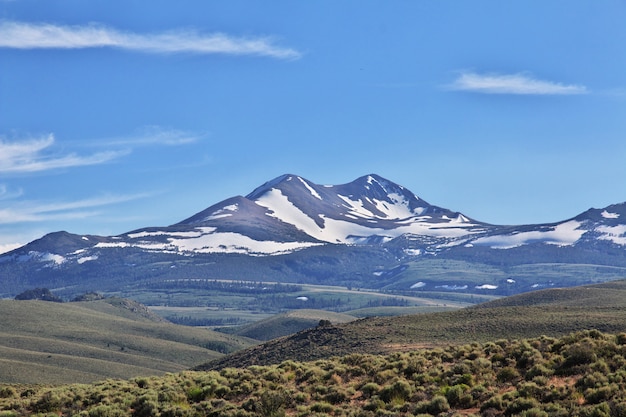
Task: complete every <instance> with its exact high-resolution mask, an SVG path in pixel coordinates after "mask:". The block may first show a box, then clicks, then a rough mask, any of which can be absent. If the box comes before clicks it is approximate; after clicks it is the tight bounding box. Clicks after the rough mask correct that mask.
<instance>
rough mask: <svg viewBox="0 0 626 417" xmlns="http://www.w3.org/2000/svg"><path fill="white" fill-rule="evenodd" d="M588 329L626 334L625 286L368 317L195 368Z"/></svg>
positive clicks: (614, 284)
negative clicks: (414, 313) (444, 309)
mask: <svg viewBox="0 0 626 417" xmlns="http://www.w3.org/2000/svg"><path fill="white" fill-rule="evenodd" d="M586 329H597V330H600V331H604V332H612V333H614V332H624V331H626V281H615V282H610V283H604V284H598V285H592V286H584V287H576V288H567V289H550V290H542V291H537V292H533V293H527V294H522V295H518V296H513V297H510V298H504V299H500V300H495V301H491V302H488V303H485V304H480V305H477V306H474V307H468V308H465V309H460V310H455V311H447V312H438V313H430V314H417V315H406V316H398V317H371V318H366V319H361V320H357V321H354V322H350V323H345V324H339V325H334V326H326V327H316V328H314V329H309V330H305V331H302V332H299V333H297V334H294V335H292V336H289V337H285V338H281V339H277V340H270V341H268V342H266V343H264V344H262V345H257V346H254V347H251V348H248V349H246V350H243V351H239V352H235V353H233V354H230V355H228V356H226V357H223V358H220V359H218V360H216V361H213V362H211V363H207V364H205V365H202V366H200V367H198V369H219V368H223V367H228V366H247V365H265V364H275V363H280V362H282V361H284V360H315V359H322V358H328V357H331V356H342V355H347V354H351V353H370V354H381V353H388V352H391V351H399V350H400V351H403V350H410V349H413V348H416V347H427V346H448V345H451V344H462V343H471V342H485V341H491V340H496V339H502V338H527V337H539V336H541V335H548V336H561V335H565V334H568V333H571V332H575V331H580V330H586Z"/></svg>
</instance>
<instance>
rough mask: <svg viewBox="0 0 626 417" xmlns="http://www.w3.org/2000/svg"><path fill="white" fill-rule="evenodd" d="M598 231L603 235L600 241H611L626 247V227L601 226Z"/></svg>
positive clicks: (623, 225)
mask: <svg viewBox="0 0 626 417" xmlns="http://www.w3.org/2000/svg"><path fill="white" fill-rule="evenodd" d="M596 231H597V232H599V233H601V235H600V236H599V237H598V239H602V240H609V241H611V242H613V243H616V244H618V245H626V225H625V224H620V225H618V226H599V227H596Z"/></svg>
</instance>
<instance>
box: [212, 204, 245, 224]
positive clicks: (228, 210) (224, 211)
mask: <svg viewBox="0 0 626 417" xmlns="http://www.w3.org/2000/svg"><path fill="white" fill-rule="evenodd" d="M238 209H239V207H238V205H237V204H231V205H228V206H225V207H222V208H221V209H219V210H217V211H214V212H213V213H212V214H211V215H210V216H208V217H205V218H204V221H207V220H216V219H223V218H224V217H230V216H232V215H233V213H234V212H236V211H237V210H238Z"/></svg>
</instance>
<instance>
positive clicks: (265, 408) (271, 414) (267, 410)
mask: <svg viewBox="0 0 626 417" xmlns="http://www.w3.org/2000/svg"><path fill="white" fill-rule="evenodd" d="M286 403H287V394H286V393H285V392H283V391H280V392H276V391H265V392H264V393H263V394H261V397H260V398H259V400H258V401H257V403H256V404H255V407H254V409H255V411H256V412H258V413H259V414H260V415H261V416H264V417H282V416H284V415H285V404H286Z"/></svg>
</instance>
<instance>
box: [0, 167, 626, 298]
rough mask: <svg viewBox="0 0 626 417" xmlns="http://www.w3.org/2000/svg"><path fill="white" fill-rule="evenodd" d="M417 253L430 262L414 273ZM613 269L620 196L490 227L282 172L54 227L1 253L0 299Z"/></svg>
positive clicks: (557, 281) (551, 275)
mask: <svg viewBox="0 0 626 417" xmlns="http://www.w3.org/2000/svg"><path fill="white" fill-rule="evenodd" d="M444 261H462V262H465V263H469V264H470V265H471V266H470V267H469V269H468V268H465V269H468V270H473V269H474V268H476V272H479V273H478V274H474V276H483V277H484V280H483V281H480V282H474V281H472V282H469V283H468V282H463V280H461V281H459V280H458V279H456V278H454V277H453V276H451V275H446V274H445V273H444V274H442V273H440V270H442V269H443V270H445V265H444V263H445V262H444ZM424 262H429V264H428V265H435V267H434V269H433V268H431V269H430V270H429V271H426V273H424V271H423V268H421V269H420V268H417V269H420V273H419V274H416V273H415V270H416V266H419V265H426V264H425V263H424ZM433 262H434V264H433ZM442 262H444V263H442ZM529 265H530V266H535V267H534V269H533V268H532V267H531V268H530V270H532V271H531V272H529V269H528V266H529ZM494 268H495V269H497V271H496V272H493V269H494ZM520 268H521V269H523V271H522V272H520V271H521V269H520ZM524 268H526V269H524ZM435 270H436V271H437V273H436V274H435V273H433V272H432V271H435ZM555 271H556V272H555ZM418 275H419V276H418ZM623 276H626V203H622V204H615V205H611V206H608V207H606V208H603V209H590V210H588V211H586V212H584V213H582V214H580V215H579V216H576V217H574V218H572V219H566V220H564V221H562V222H557V223H550V224H538V225H521V226H500V225H492V224H489V223H485V222H481V221H478V220H474V219H471V218H469V217H467V216H465V215H463V214H462V213H459V212H454V211H451V210H448V209H445V208H442V207H438V206H434V205H431V204H429V203H428V202H426V201H424V200H422V199H421V198H419V197H418V196H416V195H415V194H414V193H412V192H411V191H409V190H407V189H406V188H404V187H402V186H400V185H397V184H394V183H393V182H391V181H389V180H386V179H384V178H382V177H380V176H378V175H374V174H372V175H367V176H363V177H360V178H358V179H356V180H355V181H353V182H351V183H348V184H342V185H331V186H327V185H318V184H314V183H312V182H311V181H309V180H307V179H304V178H302V177H299V176H297V175H283V176H280V177H278V178H276V179H274V180H272V181H269V182H267V183H265V184H263V185H261V186H260V187H258V188H257V189H255V190H253V191H252V192H251V193H250V194H248V195H247V196H245V197H243V196H236V197H232V198H229V199H227V200H225V201H222V202H220V203H217V204H215V205H212V206H210V207H209V208H207V209H206V210H203V211H201V212H199V213H197V214H195V215H193V216H191V217H189V218H187V219H185V220H183V221H181V222H179V223H176V224H174V225H170V226H166V227H146V228H143V229H139V230H135V231H131V232H128V233H124V234H121V235H118V236H93V235H74V234H71V233H67V232H57V233H52V234H49V235H46V236H44V237H42V238H41V239H39V240H36V241H34V242H31V243H29V244H28V245H25V246H23V247H21V248H18V249H16V250H14V251H12V252H9V253H7V254H4V255H2V256H0V283H1V284H2V294H0V295H3V296H10V295H13V294H16V293H19V292H21V291H23V290H24V289H27V288H32V287H34V286H38V287H44V286H45V287H50V288H59V289H61V292H62V293H64V294H77V293H80V292H81V291H84V290H100V291H107V290H112V289H120V288H124V287H127V286H137V285H146V284H148V283H155V282H159V281H160V280H171V279H236V280H257V281H258V280H271V281H284V282H315V283H319V282H331V283H334V284H337V283H340V284H342V285H348V286H353V287H367V288H391V289H395V290H411V291H425V290H429V291H441V290H443V291H450V290H454V291H492V292H494V291H495V292H496V293H497V292H502V293H503V294H510V293H511V292H520V291H526V290H528V289H531V288H533V285H539V286H547V285H559V286H561V285H568V283H569V284H570V285H578V284H580V283H589V282H598V281H606V280H613V279H618V278H621V277H623ZM531 277H535V278H534V280H533V279H531ZM570 278H571V279H570ZM568 279H569V281H568ZM531 281H532V282H531Z"/></svg>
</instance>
